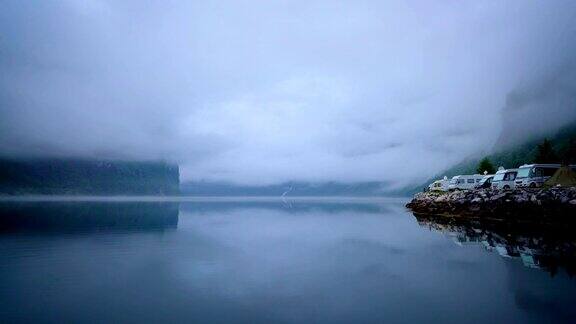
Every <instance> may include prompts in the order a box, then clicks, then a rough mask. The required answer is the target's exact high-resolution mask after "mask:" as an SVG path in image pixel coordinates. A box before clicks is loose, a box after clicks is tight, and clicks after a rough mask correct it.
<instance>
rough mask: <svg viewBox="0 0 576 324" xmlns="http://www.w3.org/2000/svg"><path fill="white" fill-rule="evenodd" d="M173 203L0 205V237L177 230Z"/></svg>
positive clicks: (35, 203) (177, 211)
mask: <svg viewBox="0 0 576 324" xmlns="http://www.w3.org/2000/svg"><path fill="white" fill-rule="evenodd" d="M178 208H179V206H178V204H177V203H166V202H162V203H159V202H137V203H134V202H1V203H0V233H14V232H77V231H123V230H128V231H162V230H166V229H176V227H177V226H178V213H179V210H178Z"/></svg>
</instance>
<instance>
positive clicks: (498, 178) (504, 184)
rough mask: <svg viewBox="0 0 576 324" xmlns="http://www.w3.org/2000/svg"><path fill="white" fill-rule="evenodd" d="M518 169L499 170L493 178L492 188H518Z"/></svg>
mask: <svg viewBox="0 0 576 324" xmlns="http://www.w3.org/2000/svg"><path fill="white" fill-rule="evenodd" d="M517 174H518V169H506V170H498V171H497V172H496V174H495V175H494V178H493V179H492V189H499V190H511V189H515V188H516V183H515V182H514V180H516V175H517Z"/></svg>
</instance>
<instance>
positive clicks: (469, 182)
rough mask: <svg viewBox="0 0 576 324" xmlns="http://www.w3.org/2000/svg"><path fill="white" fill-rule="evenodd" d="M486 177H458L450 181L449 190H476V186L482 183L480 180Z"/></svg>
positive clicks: (469, 175)
mask: <svg viewBox="0 0 576 324" xmlns="http://www.w3.org/2000/svg"><path fill="white" fill-rule="evenodd" d="M483 177H484V175H483V174H464V175H457V176H455V177H452V179H450V184H449V185H448V190H467V189H474V187H475V186H476V184H478V183H480V180H482V178H483Z"/></svg>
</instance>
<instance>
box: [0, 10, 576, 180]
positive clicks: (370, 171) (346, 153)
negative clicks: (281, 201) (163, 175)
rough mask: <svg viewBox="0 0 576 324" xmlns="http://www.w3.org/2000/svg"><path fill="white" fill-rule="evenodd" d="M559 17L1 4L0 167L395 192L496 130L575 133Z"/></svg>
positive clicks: (565, 26) (482, 144)
mask: <svg viewBox="0 0 576 324" xmlns="http://www.w3.org/2000/svg"><path fill="white" fill-rule="evenodd" d="M575 14H576V4H575V3H574V2H572V1H560V0H559V1H547V2H546V3H544V2H541V1H506V2H503V1H482V2H478V1H448V0H446V1H436V2H433V3H424V2H422V1H398V2H395V1H392V2H390V1H388V2H381V1H359V2H337V1H327V0H324V1H293V2H270V1H225V2H213V1H194V2H192V3H184V2H180V1H146V2H142V1H122V2H118V1H106V0H91V1H89V0H85V1H42V2H37V3H30V2H23V1H8V2H5V3H4V4H3V10H2V11H1V12H0V30H1V32H0V33H1V34H0V153H1V154H2V155H4V156H20V157H26V156H66V157H68V156H72V157H96V158H121V159H168V160H173V161H176V162H178V163H180V165H181V167H182V176H183V179H184V180H187V179H188V180H218V181H231V182H237V183H246V184H269V183H276V182H281V181H287V180H296V181H327V180H331V181H345V182H354V181H392V182H395V183H396V184H406V183H409V182H413V181H417V180H419V179H422V178H426V177H427V176H428V175H430V174H433V173H435V172H438V171H440V170H441V169H442V168H445V167H447V166H449V165H451V164H453V163H455V162H457V161H459V160H460V159H462V158H464V157H466V156H469V155H471V154H474V153H476V152H481V151H486V150H489V149H491V148H492V147H493V146H494V143H496V141H497V139H498V137H499V134H500V131H501V130H502V125H503V123H504V125H508V124H509V120H507V118H515V119H518V120H521V121H522V123H517V124H516V125H517V126H516V127H515V128H510V133H511V134H520V135H515V136H517V137H524V136H527V134H531V133H533V132H534V130H537V131H538V132H546V131H549V130H550V129H552V128H554V127H557V126H558V125H561V124H562V123H564V122H565V121H567V120H570V119H576V116H575V113H574V112H575V111H576V109H574V108H575V105H574V103H575V101H576V99H575V98H576V97H575V93H576V91H575V86H574V84H575V81H576V78H574V75H575V73H574V71H576V69H575V68H574V65H573V64H572V63H573V62H574V57H575V56H574V54H575V53H576V50H575V45H574V42H573V40H574V39H576V26H575V25H576V24H575V23H574V19H573V17H574V15H575ZM550 107H553V108H550ZM546 109H549V111H553V112H554V113H550V114H546V122H545V123H543V122H541V123H539V124H538V120H542V119H541V116H542V111H545V110H546ZM503 110H504V112H503ZM508 111H516V112H515V113H511V114H508ZM510 116H512V117H510ZM503 118H504V120H502V119H503ZM534 125H538V127H536V126H534ZM510 136H512V135H510Z"/></svg>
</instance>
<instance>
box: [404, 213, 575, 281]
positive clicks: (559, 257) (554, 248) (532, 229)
mask: <svg viewBox="0 0 576 324" xmlns="http://www.w3.org/2000/svg"><path fill="white" fill-rule="evenodd" d="M414 216H415V217H416V219H417V221H418V224H420V226H422V227H425V228H428V229H430V230H434V231H438V232H442V233H444V234H446V235H448V236H450V237H452V239H453V241H454V242H455V243H456V244H458V245H479V246H482V247H483V248H484V249H486V250H487V251H492V252H495V253H498V254H499V255H500V256H502V257H504V258H513V259H517V260H518V261H520V262H522V264H523V265H524V266H526V267H529V268H535V269H542V270H544V271H547V272H549V273H550V274H552V275H555V274H556V273H558V271H559V270H560V269H563V270H565V271H566V272H567V274H568V275H569V276H570V277H574V276H575V275H576V235H575V233H574V230H573V227H571V226H565V225H563V224H541V223H538V224H536V223H509V222H501V221H479V220H467V219H463V218H454V217H442V216H431V215H420V214H415V215H414Z"/></svg>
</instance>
